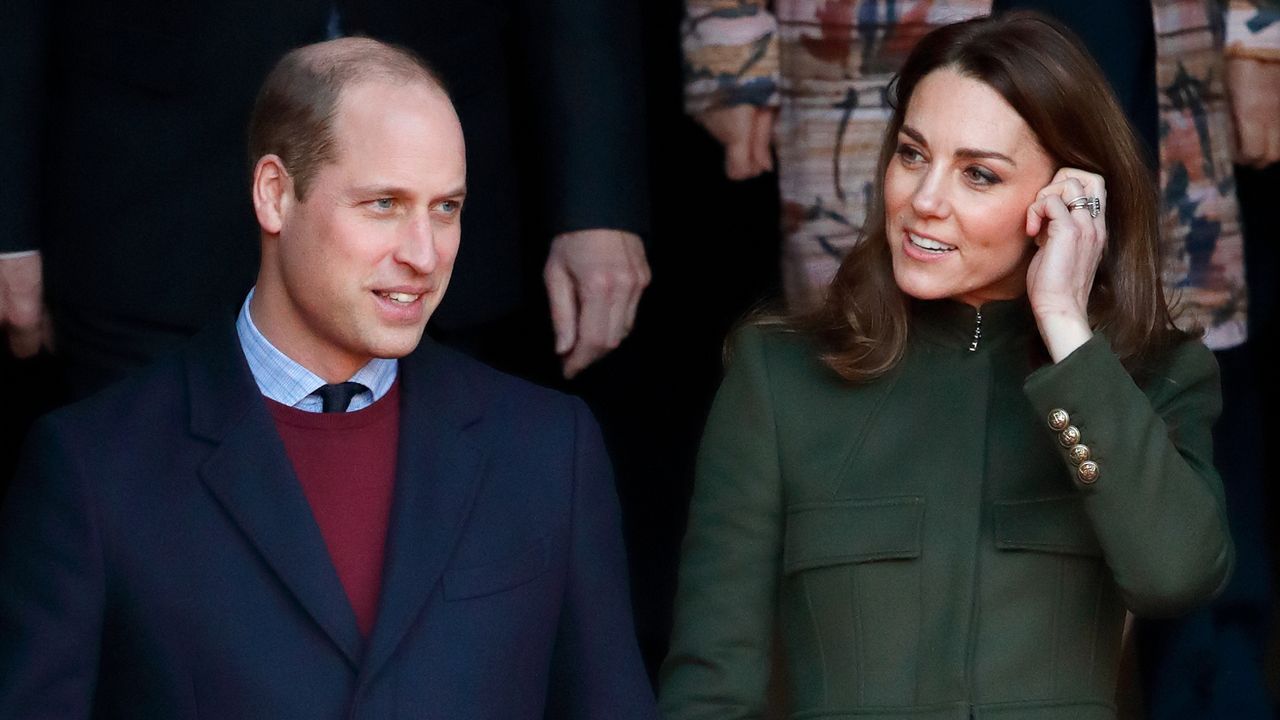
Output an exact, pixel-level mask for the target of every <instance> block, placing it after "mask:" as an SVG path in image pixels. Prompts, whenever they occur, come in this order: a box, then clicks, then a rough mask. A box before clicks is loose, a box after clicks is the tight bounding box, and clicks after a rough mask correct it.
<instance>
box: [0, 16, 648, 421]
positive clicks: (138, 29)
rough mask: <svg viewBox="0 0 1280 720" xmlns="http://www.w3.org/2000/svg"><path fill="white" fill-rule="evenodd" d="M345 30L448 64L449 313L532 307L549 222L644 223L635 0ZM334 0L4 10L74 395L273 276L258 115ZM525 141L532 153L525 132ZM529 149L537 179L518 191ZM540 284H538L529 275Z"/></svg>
mask: <svg viewBox="0 0 1280 720" xmlns="http://www.w3.org/2000/svg"><path fill="white" fill-rule="evenodd" d="M336 5H337V7H338V9H339V12H340V15H341V17H342V19H343V29H344V31H346V32H352V33H356V32H359V33H366V34H369V35H371V36H373V37H378V38H383V39H388V40H393V41H397V42H400V43H403V44H406V45H409V46H410V47H412V48H414V49H415V50H418V51H419V52H421V53H422V54H423V55H424V56H425V57H426V58H427V59H428V60H429V61H430V62H431V63H433V64H434V65H435V66H436V67H437V68H438V69H439V70H440V71H441V73H442V74H443V75H444V78H445V82H446V84H447V85H448V86H449V87H450V89H451V91H452V93H453V95H454V100H455V104H456V106H457V109H458V113H459V116H460V117H461V120H462V126H463V132H464V134H465V136H466V142H467V156H468V157H467V160H468V178H467V180H468V186H469V190H470V193H469V197H468V200H467V210H466V211H465V215H464V221H463V222H464V233H463V243H462V250H461V253H460V255H459V258H458V265H457V269H456V271H455V274H454V279H453V282H452V283H451V285H450V291H449V296H448V298H446V300H445V302H444V304H443V305H442V306H441V308H440V310H439V312H438V313H437V317H436V319H435V322H438V323H439V324H440V325H441V326H443V327H447V328H459V327H467V326H470V325H475V324H480V323H483V322H487V321H489V320H492V319H495V318H497V317H499V316H502V315H504V314H507V313H510V312H512V311H513V310H515V309H516V308H517V306H518V305H519V304H520V302H521V301H522V297H521V292H522V288H521V282H520V281H521V278H520V270H521V265H522V264H529V263H528V262H525V261H522V251H527V252H524V254H525V255H532V256H536V257H537V258H538V259H539V260H540V258H541V257H543V256H545V251H546V244H545V239H544V240H542V241H540V242H539V243H535V244H532V245H533V246H532V247H531V246H530V245H531V244H530V243H528V242H527V241H526V238H528V237H530V236H531V233H530V229H529V223H527V222H526V218H525V217H523V216H522V207H531V208H538V209H539V210H540V213H541V214H542V215H543V217H541V218H539V220H540V222H539V224H538V227H539V230H540V232H538V233H537V237H541V238H545V237H546V236H547V234H548V233H558V232H563V231H567V230H575V229H583V228H592V227H612V228H620V229H626V230H632V231H636V232H643V231H644V229H645V227H644V223H645V220H644V218H645V214H646V212H647V201H646V198H645V193H644V189H645V188H646V179H645V171H644V149H643V144H644V143H643V139H644V138H643V120H642V116H643V110H642V107H641V99H640V94H641V91H642V89H641V87H640V85H639V78H640V75H641V71H640V67H639V63H638V60H637V59H636V58H637V56H638V55H639V42H638V39H637V35H638V32H639V29H638V27H637V26H638V22H637V21H636V20H635V19H634V18H633V17H632V16H633V14H634V12H635V7H634V3H632V2H631V1H630V0H625V1H624V0H610V1H609V2H590V3H578V2H574V0H378V1H376V2H375V1H374V0H354V1H348V0H339V1H338V2H337V3H336ZM333 6H334V3H331V2H330V1H329V0H270V1H268V2H249V1H248V0H229V1H227V2H197V1H196V0H176V1H174V2H168V1H165V2H162V1H161V0H112V2H99V1H97V0H9V1H8V2H6V3H4V10H3V12H0V67H3V68H4V69H5V72H4V73H0V188H4V191H3V192H2V193H0V252H5V251H12V250H22V249H29V248H39V249H40V250H42V251H43V254H44V261H45V281H46V291H47V296H48V299H49V302H50V305H51V309H52V310H53V311H54V319H55V324H56V329H57V333H58V344H59V352H60V354H62V355H63V356H64V357H65V359H66V360H67V361H68V363H69V365H70V371H71V375H72V377H71V380H72V383H73V385H74V394H75V395H77V396H80V395H84V394H86V393H87V392H88V391H89V390H92V389H94V388H96V387H99V386H101V385H103V384H105V383H106V382H107V381H109V380H111V379H114V378H115V377H119V376H121V375H123V374H125V373H126V372H127V371H129V370H131V369H133V368H134V367H137V366H139V365H141V364H143V363H144V362H145V361H146V360H148V359H152V358H155V357H157V356H158V355H160V354H161V353H163V352H164V351H165V350H167V349H170V348H172V347H175V346H176V345H177V344H179V342H180V340H181V339H182V338H185V337H186V336H188V335H190V334H192V333H194V332H195V331H196V330H197V329H198V328H200V327H201V326H203V325H204V324H206V323H207V322H208V321H210V320H211V319H213V318H215V317H218V316H220V315H221V314H222V313H223V311H225V310H228V309H230V308H234V307H235V306H236V304H237V303H238V302H239V301H240V300H241V299H242V298H243V297H244V293H245V292H246V291H247V290H248V287H249V285H250V284H251V283H252V281H253V277H254V274H255V272H256V268H257V244H258V243H257V227H256V225H255V223H254V219H253V214H252V206H251V204H250V200H249V190H248V185H249V169H248V167H249V166H248V159H247V158H246V151H245V134H246V131H245V128H246V126H247V123H248V115H249V111H250V108H251V106H252V103H253V99H254V96H255V94H256V92H257V89H258V87H259V86H260V84H261V82H262V79H263V77H264V76H265V74H266V72H267V71H268V70H269V69H270V67H271V65H272V64H273V63H274V62H275V60H276V59H277V58H279V57H280V55H282V54H283V53H284V52H285V51H286V50H288V49H290V48H292V47H295V46H298V45H302V44H305V43H309V42H314V41H317V40H322V39H324V32H325V27H326V24H327V21H328V18H329V14H330V10H331V8H332V7H333ZM522 143H523V145H522ZM519 163H524V164H525V165H526V166H527V170H528V172H527V173H525V174H526V175H527V176H528V177H530V178H533V179H534V180H535V182H533V183H530V184H529V187H527V188H525V189H524V190H522V189H521V187H520V186H519V185H518V183H517V178H518V176H520V175H521V173H520V172H519V168H518V164H519ZM529 289H530V291H531V292H532V291H538V290H539V288H537V287H536V286H535V287H531V288H529Z"/></svg>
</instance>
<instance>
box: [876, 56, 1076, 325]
mask: <svg viewBox="0 0 1280 720" xmlns="http://www.w3.org/2000/svg"><path fill="white" fill-rule="evenodd" d="M897 142H898V147H897V151H896V153H895V154H894V156H893V159H892V160H890V162H889V166H888V168H887V169H886V170H885V176H884V205H885V208H884V210H885V229H886V233H887V235H888V239H889V249H890V252H891V254H892V257H893V275H894V278H895V279H896V280H897V283H898V287H899V288H901V290H902V291H903V292H904V293H906V294H907V295H910V296H911V297H914V298H919V299H922V300H936V299H941V298H952V299H954V300H959V301H961V302H965V303H968V304H970V305H974V306H979V305H981V304H983V303H984V302H987V301H989V300H1007V299H1010V298H1015V297H1019V296H1021V295H1022V294H1024V293H1025V292H1026V287H1027V265H1028V264H1029V263H1030V262H1031V256H1032V255H1033V254H1034V252H1035V249H1036V246H1035V244H1034V243H1033V242H1032V241H1031V240H1030V239H1029V238H1028V237H1027V234H1026V224H1027V206H1028V205H1030V204H1031V203H1032V202H1033V201H1034V200H1035V199H1036V193H1037V192H1039V191H1040V189H1041V188H1043V187H1044V186H1045V185H1047V184H1048V183H1049V181H1050V180H1051V179H1052V178H1053V173H1054V169H1055V168H1054V163H1053V161H1052V160H1051V159H1050V157H1049V155H1048V154H1047V153H1045V151H1044V150H1042V149H1041V148H1040V143H1039V141H1038V140H1037V139H1036V137H1035V135H1034V134H1033V133H1032V132H1031V129H1030V128H1029V127H1027V123H1026V122H1025V121H1023V119H1022V118H1021V117H1020V116H1019V115H1018V113H1017V112H1015V111H1014V109H1013V108H1012V107H1010V106H1009V104H1008V103H1007V102H1005V100H1004V98H1003V97H1001V96H1000V94H999V93H997V92H996V91H995V90H993V89H991V88H990V87H989V86H987V85H986V84H984V83H982V82H981V81H979V80H974V79H973V78H969V77H965V76H963V75H961V74H959V73H958V72H956V71H955V70H953V69H950V68H942V69H939V70H935V71H933V72H932V73H929V74H928V75H926V76H925V77H924V78H923V79H922V80H921V81H920V83H919V84H918V85H916V89H915V92H914V93H913V94H912V96H911V100H910V102H909V104H908V105H907V112H906V116H905V119H904V122H903V125H902V130H901V132H899V133H898V139H897Z"/></svg>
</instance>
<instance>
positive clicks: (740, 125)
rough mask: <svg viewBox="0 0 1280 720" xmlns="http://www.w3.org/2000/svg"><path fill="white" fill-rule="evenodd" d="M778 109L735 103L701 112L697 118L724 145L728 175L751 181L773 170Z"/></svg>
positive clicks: (725, 167) (725, 172)
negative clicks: (772, 142) (775, 120)
mask: <svg viewBox="0 0 1280 720" xmlns="http://www.w3.org/2000/svg"><path fill="white" fill-rule="evenodd" d="M777 114H778V111H777V110H776V109H774V108H762V107H756V106H755V105H733V106H730V107H724V108H715V109H713V110H707V111H705V112H702V113H699V114H698V116H697V118H696V119H697V121H698V123H700V124H701V125H702V127H704V128H706V129H707V132H709V133H711V136H712V137H714V138H715V139H716V140H717V141H718V142H719V143H720V144H721V145H722V146H724V174H725V175H726V176H728V178H729V179H730V180H748V179H750V178H753V177H756V176H757V175H760V174H761V173H766V172H769V171H770V170H773V152H772V151H771V150H770V142H771V141H772V139H773V122H774V118H776V117H777Z"/></svg>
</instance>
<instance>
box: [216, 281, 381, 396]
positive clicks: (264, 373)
mask: <svg viewBox="0 0 1280 720" xmlns="http://www.w3.org/2000/svg"><path fill="white" fill-rule="evenodd" d="M252 299H253V290H250V291H249V295H248V297H246V298H245V299H244V304H243V305H241V306H240V315H239V317H237V318H236V335H238V336H239V338H240V348H241V349H242V350H243V351H244V357H245V359H246V360H247V361H248V362H249V371H250V372H251V373H253V380H254V382H256V383H257V385H258V390H260V391H261V392H262V394H263V395H265V396H266V397H268V398H270V399H271V400H274V401H276V402H278V403H281V404H283V405H288V406H290V407H295V408H298V409H299V410H306V411H308V412H320V409H321V401H320V397H319V396H318V395H315V394H314V393H315V391H316V389H317V388H319V387H320V386H322V385H325V384H326V383H325V380H324V378H322V377H320V376H319V375H316V374H315V373H313V372H311V371H310V370H308V369H306V368H305V367H303V366H302V365H300V364H299V363H297V362H296V361H294V360H293V359H292V358H290V357H289V356H288V355H285V354H284V353H282V352H280V350H279V349H278V348H276V346H274V345H272V344H271V341H270V340H267V338H266V336H264V335H263V334H262V333H261V332H260V331H259V330H258V327H257V326H256V325H254V324H253V318H252V317H250V315H249V301H251V300H252ZM398 368H399V363H397V362H396V360H395V359H393V358H374V359H372V360H370V361H369V362H368V363H367V364H365V366H364V367H362V368H360V369H359V370H357V371H356V372H355V374H354V375H352V376H351V377H350V378H349V380H350V381H351V382H358V383H360V384H361V385H364V386H365V387H367V388H369V390H368V391H366V392H361V393H359V394H357V395H356V396H355V397H354V398H352V399H351V405H350V406H349V407H348V408H347V412H352V411H355V410H361V409H363V408H366V407H368V406H370V405H372V404H373V403H375V402H377V401H378V400H380V399H382V396H383V395H386V394H387V390H390V389H391V385H392V383H394V382H395V380H396V373H397V371H398Z"/></svg>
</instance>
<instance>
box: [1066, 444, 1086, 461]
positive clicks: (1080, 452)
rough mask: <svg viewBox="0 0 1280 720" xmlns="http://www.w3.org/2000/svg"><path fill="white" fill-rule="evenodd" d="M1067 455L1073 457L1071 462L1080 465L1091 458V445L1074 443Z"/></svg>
mask: <svg viewBox="0 0 1280 720" xmlns="http://www.w3.org/2000/svg"><path fill="white" fill-rule="evenodd" d="M1067 456H1068V457H1070V458H1071V462H1073V463H1075V464H1076V465H1079V464H1080V463H1082V462H1084V461H1085V460H1088V459H1089V446H1088V445H1072V446H1071V448H1070V449H1068V450H1067Z"/></svg>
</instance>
